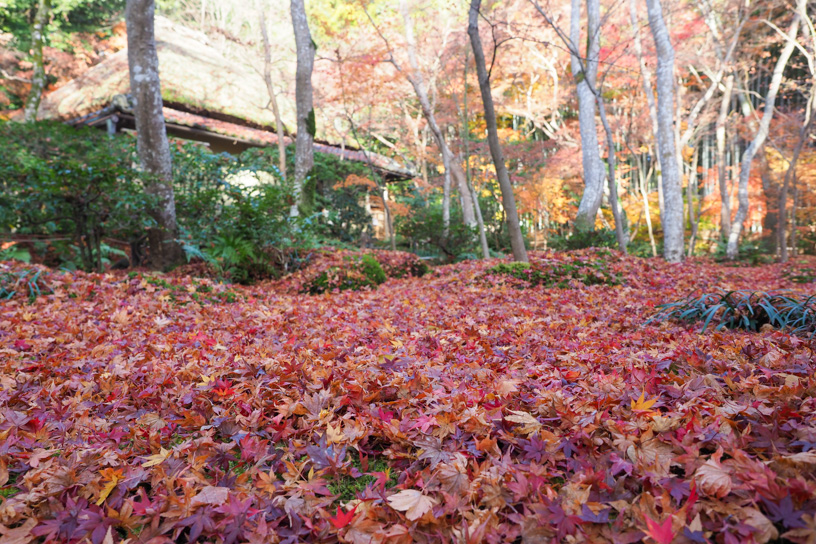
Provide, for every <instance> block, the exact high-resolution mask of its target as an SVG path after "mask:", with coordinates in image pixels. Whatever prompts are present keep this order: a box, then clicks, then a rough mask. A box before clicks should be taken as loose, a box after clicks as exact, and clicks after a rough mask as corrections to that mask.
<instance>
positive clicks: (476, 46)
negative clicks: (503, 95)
mask: <svg viewBox="0 0 816 544" xmlns="http://www.w3.org/2000/svg"><path fill="white" fill-rule="evenodd" d="M480 5H481V0H471V2H470V17H469V19H468V35H470V44H471V46H472V47H473V58H474V60H475V61H476V73H477V74H478V76H479V90H480V91H481V93H482V102H483V103H484V112H485V123H486V124H487V143H488V145H489V146H490V154H491V155H492V157H493V164H494V166H495V167H496V177H497V178H498V179H499V187H500V188H501V193H502V205H503V207H504V212H505V216H506V218H507V230H508V231H509V233H510V245H511V246H512V248H513V259H514V260H516V261H518V262H523V263H526V262H528V258H527V249H526V248H525V247H524V236H523V235H522V233H521V226H520V225H519V218H518V211H517V210H516V197H515V195H514V194H513V186H512V185H511V184H510V176H509V175H508V174H507V166H506V165H505V163H504V156H503V155H502V149H501V144H500V143H499V132H498V129H497V126H496V112H495V111H494V109H493V96H492V95H491V93H490V79H489V76H488V73H487V68H486V66H485V56H484V50H483V49H482V41H481V39H480V38H479V7H480Z"/></svg>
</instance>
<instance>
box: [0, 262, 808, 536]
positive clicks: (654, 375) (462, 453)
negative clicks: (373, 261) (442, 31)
mask: <svg viewBox="0 0 816 544" xmlns="http://www.w3.org/2000/svg"><path fill="white" fill-rule="evenodd" d="M584 255H585V256H586V255H589V256H590V257H591V256H592V254H591V253H589V254H587V253H585V254H584ZM533 258H534V259H536V260H542V259H551V260H555V261H558V260H559V259H566V258H569V256H568V255H566V256H565V255H564V254H553V253H538V254H533ZM496 262H497V261H492V262H468V263H462V264H457V265H451V266H446V267H440V268H436V269H434V270H433V271H432V272H431V273H429V274H428V275H426V276H424V277H421V278H406V279H392V280H389V281H388V282H386V283H385V284H383V285H381V286H380V287H379V288H377V289H376V290H368V291H362V292H351V291H344V292H339V293H338V292H335V293H328V294H324V295H317V296H308V295H297V294H290V293H292V292H293V289H292V286H291V285H289V284H287V280H286V279H284V280H282V281H279V282H273V283H267V284H263V285H256V286H253V287H239V286H230V285H221V284H217V283H214V282H212V281H211V280H207V279H191V278H188V277H171V276H163V277H159V276H150V275H148V274H139V275H135V276H134V277H128V276H127V275H123V274H107V275H93V274H82V273H72V274H67V273H62V272H53V271H50V272H47V273H45V275H44V278H45V281H46V282H47V283H48V285H49V286H50V288H51V291H52V292H51V294H47V295H43V296H41V297H39V298H38V299H37V300H36V301H35V302H34V303H33V304H28V302H27V301H26V300H25V299H24V298H22V297H21V298H15V299H12V300H11V301H7V302H3V303H2V304H1V305H0V492H2V498H0V500H2V502H1V503H0V542H3V543H4V544H9V543H14V544H16V543H23V542H30V541H37V542H59V543H74V542H77V543H78V542H88V541H90V542H92V543H93V544H111V543H115V542H142V543H147V542H150V543H161V542H194V541H197V542H213V543H222V542H223V543H245V542H248V543H261V542H304V541H312V542H338V541H339V542H353V543H407V542H463V543H464V542H467V543H478V542H490V543H500V542H619V543H631V542H639V541H644V542H658V543H661V544H668V543H669V542H681V543H683V542H706V541H710V542H720V543H729V544H730V543H750V542H758V543H765V542H769V541H772V540H777V541H784V540H787V541H791V542H797V543H805V542H807V543H812V542H816V518H814V513H816V498H815V497H816V410H815V409H816V377H815V376H816V374H814V370H816V361H814V354H813V348H814V347H816V342H813V341H811V340H808V339H802V338H797V337H792V336H790V335H788V334H786V333H784V332H781V331H768V330H766V331H764V332H761V333H746V332H738V331H725V332H716V333H715V332H711V331H709V332H707V333H706V334H699V327H694V326H685V325H679V324H676V323H658V324H649V325H644V322H645V321H646V320H647V319H648V318H649V317H650V316H651V315H652V314H653V313H654V306H655V305H657V304H661V303H663V302H667V301H670V300H674V299H677V298H680V297H682V296H684V295H687V294H689V293H690V292H692V291H694V290H695V289H696V290H699V289H713V288H715V287H724V288H752V289H765V290H769V289H780V288H789V289H798V290H800V291H802V292H807V291H808V289H809V290H810V291H813V289H812V288H813V285H814V284H812V283H811V284H808V285H800V284H793V283H789V282H788V280H787V279H786V277H787V276H786V275H785V269H784V268H783V267H781V266H780V265H769V266H764V267H757V268H729V267H722V266H718V265H715V264H712V263H709V262H702V261H692V262H687V263H684V264H680V265H669V264H666V263H663V262H661V261H659V260H641V259H636V258H630V257H621V256H619V255H617V254H612V257H611V262H610V265H609V266H610V267H611V268H613V269H614V270H615V271H616V272H617V273H619V274H620V275H621V278H622V280H623V281H622V283H621V284H620V285H614V286H609V285H594V286H590V287H587V286H583V285H578V284H575V285H571V286H568V287H567V288H544V287H536V288H531V289H519V288H518V285H517V284H515V283H512V282H504V281H503V280H502V279H501V278H497V277H492V276H489V275H488V276H486V275H485V271H486V270H487V269H488V268H489V267H490V266H492V265H494V264H495V263H496ZM14 266H18V265H14ZM19 266H22V265H19ZM0 267H3V269H4V270H9V268H10V267H12V268H13V266H12V265H8V264H0ZM295 290H296V289H295Z"/></svg>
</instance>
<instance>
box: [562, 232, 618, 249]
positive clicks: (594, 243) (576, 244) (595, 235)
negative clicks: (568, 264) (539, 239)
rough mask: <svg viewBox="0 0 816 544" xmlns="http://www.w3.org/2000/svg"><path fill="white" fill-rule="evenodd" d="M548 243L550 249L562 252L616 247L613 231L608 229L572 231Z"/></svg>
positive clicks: (616, 242) (616, 241)
mask: <svg viewBox="0 0 816 544" xmlns="http://www.w3.org/2000/svg"><path fill="white" fill-rule="evenodd" d="M548 243H549V245H550V247H551V248H552V249H556V250H562V251H568V250H573V249H585V248H590V247H609V248H614V247H618V240H617V238H615V231H613V230H609V229H600V230H590V231H580V230H574V231H573V232H570V233H567V234H565V235H563V236H561V235H558V236H553V237H551V238H550V239H549V241H548Z"/></svg>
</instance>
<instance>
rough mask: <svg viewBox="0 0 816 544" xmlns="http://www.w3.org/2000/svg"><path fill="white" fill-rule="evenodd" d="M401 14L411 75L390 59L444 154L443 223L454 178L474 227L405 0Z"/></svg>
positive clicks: (469, 223)
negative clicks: (430, 93)
mask: <svg viewBox="0 0 816 544" xmlns="http://www.w3.org/2000/svg"><path fill="white" fill-rule="evenodd" d="M400 11H401V13H402V19H403V22H404V24H405V41H406V42H407V45H408V47H407V49H408V62H409V64H410V66H411V73H405V72H403V70H402V67H401V66H400V65H399V64H398V63H397V62H396V60H394V59H393V57H392V58H391V59H390V61H391V63H392V64H393V65H394V67H395V68H396V69H397V70H398V71H400V72H403V73H405V77H406V78H407V79H408V82H409V83H410V84H411V86H412V87H413V88H414V92H415V93H416V95H417V98H418V99H419V105H420V107H421V109H422V115H423V116H424V117H425V121H426V122H427V123H428V127H429V128H430V129H431V134H432V135H433V137H434V140H436V145H437V146H438V147H439V151H440V153H441V154H442V164H443V166H444V167H445V189H447V191H446V194H444V195H443V209H442V213H443V223H444V225H445V228H448V226H449V225H450V184H451V179H452V180H453V181H454V182H455V183H456V186H457V187H458V188H459V192H460V194H461V195H462V196H463V198H462V218H463V220H464V223H465V224H466V225H467V226H468V227H471V228H475V227H476V225H477V223H476V215H475V212H474V210H473V203H472V201H471V199H470V198H465V197H468V196H469V191H468V188H467V180H466V179H465V173H464V171H463V170H462V167H461V166H460V165H459V164H458V163H457V161H456V158H455V157H454V156H453V153H452V152H451V150H450V147H448V143H447V141H446V140H445V136H444V134H443V133H442V129H441V128H439V124H437V122H436V115H435V114H434V110H433V108H432V107H431V101H430V99H429V98H428V91H427V89H426V88H425V82H424V80H423V78H422V72H421V71H420V69H419V61H418V60H417V56H416V43H415V41H414V24H413V21H412V20H411V15H410V13H409V12H408V5H407V4H406V2H405V0H400ZM446 212H447V213H446ZM445 216H446V217H447V219H446V217H445Z"/></svg>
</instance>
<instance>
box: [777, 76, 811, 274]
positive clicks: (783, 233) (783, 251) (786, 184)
mask: <svg viewBox="0 0 816 544" xmlns="http://www.w3.org/2000/svg"><path fill="white" fill-rule="evenodd" d="M814 100H816V87H811V90H810V97H809V98H808V102H807V106H806V108H805V119H804V122H803V123H802V128H800V129H799V139H798V140H797V141H796V147H794V149H793V156H792V157H791V160H790V162H789V163H788V169H787V170H786V171H785V180H784V181H783V182H782V188H781V189H780V191H779V225H778V226H777V236H778V237H779V243H778V246H779V261H780V262H783V263H786V262H788V209H787V208H788V189H789V188H790V185H791V180H792V179H793V176H794V175H795V173H796V163H797V161H799V155H800V154H801V153H802V148H803V147H804V145H805V142H806V141H807V137H808V132H809V129H810V126H811V124H813V102H814Z"/></svg>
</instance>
